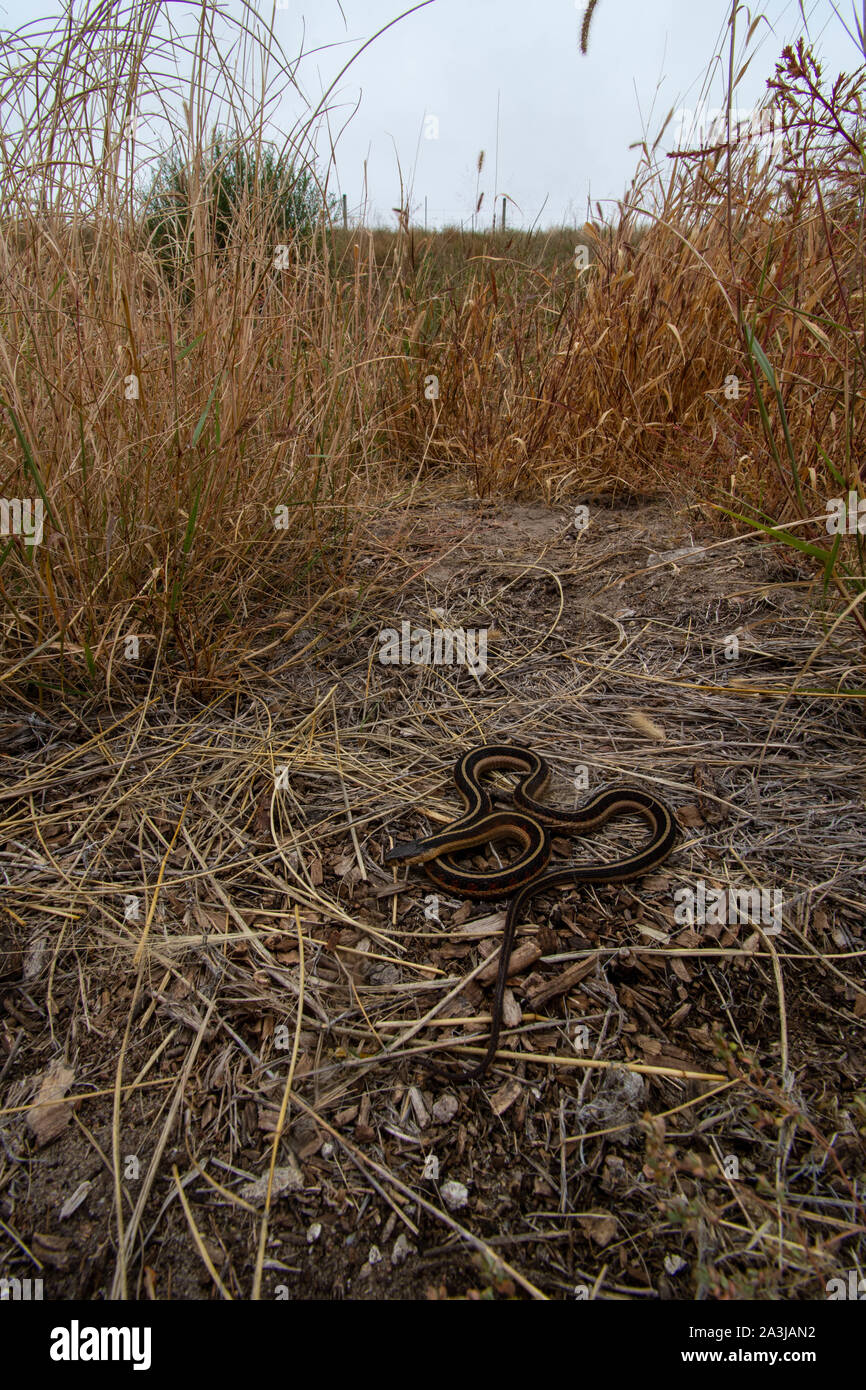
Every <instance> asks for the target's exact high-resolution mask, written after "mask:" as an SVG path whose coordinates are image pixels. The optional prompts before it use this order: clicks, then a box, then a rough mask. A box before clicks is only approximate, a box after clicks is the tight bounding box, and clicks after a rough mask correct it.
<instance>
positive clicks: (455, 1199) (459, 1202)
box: [440, 1178, 469, 1211]
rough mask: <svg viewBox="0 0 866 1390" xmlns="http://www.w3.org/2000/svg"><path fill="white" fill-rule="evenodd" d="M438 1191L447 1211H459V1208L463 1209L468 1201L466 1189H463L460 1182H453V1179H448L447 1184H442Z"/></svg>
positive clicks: (467, 1190)
mask: <svg viewBox="0 0 866 1390" xmlns="http://www.w3.org/2000/svg"><path fill="white" fill-rule="evenodd" d="M440 1191H441V1193H442V1200H443V1202H444V1203H445V1205H446V1207H447V1208H448V1210H449V1211H459V1210H460V1208H461V1207H465V1206H466V1203H467V1202H468V1201H469V1189H468V1187H465V1186H464V1185H463V1183H462V1182H455V1181H454V1179H453V1178H449V1180H448V1182H444V1183H443V1184H442V1186H441V1188H440Z"/></svg>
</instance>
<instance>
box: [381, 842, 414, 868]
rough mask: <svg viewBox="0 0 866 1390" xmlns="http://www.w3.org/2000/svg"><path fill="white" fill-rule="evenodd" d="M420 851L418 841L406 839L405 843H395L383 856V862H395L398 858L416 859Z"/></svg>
mask: <svg viewBox="0 0 866 1390" xmlns="http://www.w3.org/2000/svg"><path fill="white" fill-rule="evenodd" d="M418 852H419V850H418V841H417V840H406V842H405V843H404V844H402V845H394V847H393V849H388V850H386V851H385V854H384V856H383V862H384V863H386V864H393V863H395V862H396V861H397V860H398V859H414V857H415V855H416V854H418Z"/></svg>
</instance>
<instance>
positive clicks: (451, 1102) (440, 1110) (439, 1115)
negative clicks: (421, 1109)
mask: <svg viewBox="0 0 866 1390" xmlns="http://www.w3.org/2000/svg"><path fill="white" fill-rule="evenodd" d="M459 1109H460V1102H459V1100H458V1099H457V1097H456V1096H455V1095H453V1094H452V1092H451V1091H446V1093H445V1095H444V1096H440V1097H439V1099H438V1100H437V1102H436V1104H435V1105H434V1106H433V1119H434V1120H435V1121H436V1123H437V1125H447V1123H448V1121H449V1120H453V1119H454V1116H455V1115H456V1114H457V1111H458V1110H459Z"/></svg>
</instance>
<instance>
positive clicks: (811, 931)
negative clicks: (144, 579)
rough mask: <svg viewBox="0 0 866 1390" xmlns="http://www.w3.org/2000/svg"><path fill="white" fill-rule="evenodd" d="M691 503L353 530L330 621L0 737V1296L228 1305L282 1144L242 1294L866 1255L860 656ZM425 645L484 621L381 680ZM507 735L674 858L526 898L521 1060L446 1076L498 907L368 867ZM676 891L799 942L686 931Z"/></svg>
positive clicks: (325, 612)
mask: <svg viewBox="0 0 866 1390" xmlns="http://www.w3.org/2000/svg"><path fill="white" fill-rule="evenodd" d="M703 515H704V514H702V513H701V512H699V511H685V512H682V513H680V514H676V513H674V512H673V511H672V510H671V508H670V506H669V504H668V503H667V502H666V501H664V500H662V499H660V498H631V499H624V498H620V499H619V500H617V501H615V502H614V503H613V504H611V503H610V501H605V500H604V499H601V500H593V499H590V500H589V502H588V517H589V525H588V527H587V529H585V530H583V531H582V532H578V530H576V528H575V526H574V518H573V516H572V512H571V509H567V510H566V509H563V508H555V507H545V506H541V505H533V506H518V505H509V506H507V507H506V506H502V507H500V506H495V505H487V504H482V503H478V502H469V501H463V500H460V499H457V498H443V499H441V500H440V501H438V502H437V503H436V505H435V506H432V505H431V504H430V502H429V499H428V500H426V501H425V502H423V503H419V504H418V506H417V508H415V509H414V510H412V511H410V512H409V513H407V514H406V515H405V516H404V517H403V519H402V520H401V521H400V522H399V523H398V522H396V521H395V520H394V519H393V516H392V515H391V514H389V516H388V518H387V519H386V520H384V521H381V522H379V523H377V524H374V525H372V526H371V527H370V529H369V533H368V536H367V541H366V543H365V544H364V546H363V547H362V548H361V549H360V550H359V553H358V556H357V570H356V578H357V586H356V591H355V593H354V594H353V595H352V596H351V598H350V601H348V602H344V604H343V607H342V609H341V610H340V611H339V613H337V612H336V610H334V608H333V606H330V607H329V606H328V605H323V606H322V607H321V608H320V609H318V610H316V611H315V612H314V613H312V614H310V615H309V616H308V617H306V618H305V619H304V620H303V621H300V619H299V617H298V614H295V613H293V612H290V611H289V612H286V613H273V614H270V615H268V618H267V621H266V622H264V623H263V629H262V636H261V641H260V644H259V646H258V647H257V649H256V651H255V652H254V653H252V654H251V655H250V658H249V661H248V662H247V663H246V664H241V665H240V667H239V669H238V672H237V678H236V679H234V680H232V681H226V682H223V684H222V686H220V685H219V684H218V683H215V685H214V686H213V688H212V689H210V690H209V691H208V692H207V693H199V692H197V693H195V694H192V693H190V692H189V690H183V691H180V692H179V694H178V697H177V699H176V700H174V701H171V700H168V699H165V700H163V699H159V700H155V701H152V702H150V703H148V702H147V700H146V699H145V698H144V696H145V695H146V691H147V686H146V680H143V683H142V693H143V695H142V699H141V701H140V702H137V703H136V702H132V703H130V704H129V706H128V707H120V706H119V705H118V704H117V703H114V702H112V703H109V702H108V701H107V700H103V701H102V702H101V703H100V704H98V705H97V704H95V703H94V705H93V706H92V707H90V708H87V709H80V708H78V709H73V708H71V707H69V706H62V705H58V707H57V708H55V709H53V710H50V711H49V710H47V709H43V710H40V711H38V712H37V711H31V712H30V713H27V712H26V711H24V712H22V709H21V708H20V707H17V708H15V709H12V708H8V707H7V709H6V710H5V711H3V712H2V713H0V756H2V770H3V776H2V784H0V785H2V792H0V797H2V806H3V810H2V816H3V822H4V830H5V834H4V836H3V839H4V841H5V848H4V849H2V851H0V870H2V879H3V884H4V886H3V888H2V896H0V903H2V913H0V1005H2V1008H0V1219H2V1226H0V1278H14V1277H19V1278H27V1277H30V1278H35V1277H41V1278H42V1279H43V1283H44V1296H45V1298H46V1299H69V1298H85V1299H104V1298H108V1297H111V1296H115V1297H116V1296H122V1295H123V1294H124V1292H125V1293H126V1294H127V1296H129V1297H138V1298H155V1299H199V1298H212V1299H219V1298H221V1297H225V1296H231V1297H233V1298H243V1299H246V1298H249V1297H251V1296H252V1294H253V1291H254V1287H255V1283H256V1275H255V1268H256V1254H257V1250H258V1247H259V1239H260V1231H261V1229H262V1222H263V1219H264V1215H265V1210H266V1204H267V1203H268V1196H267V1187H268V1175H269V1170H270V1168H271V1163H272V1152H273V1147H274V1134H275V1131H276V1130H277V1129H279V1128H280V1127H281V1126H283V1132H282V1136H281V1138H280V1141H279V1145H278V1151H277V1154H276V1159H275V1163H274V1169H275V1171H274V1178H273V1184H272V1190H271V1193H270V1200H269V1210H268V1219H267V1238H266V1244H265V1246H264V1260H263V1263H262V1268H261V1285H260V1291H261V1297H262V1298H268V1299H273V1298H285V1297H288V1298H292V1299H296V1298H311V1299H312V1298H315V1299H335V1298H340V1299H341V1298H369V1299H410V1298H446V1297H470V1298H509V1297H516V1298H524V1297H537V1296H539V1295H544V1296H546V1297H548V1298H555V1299H573V1298H576V1297H577V1298H587V1297H592V1298H602V1299H624V1300H651V1299H710V1300H712V1299H722V1298H738V1299H759V1298H785V1299H805V1298H823V1297H826V1289H827V1282H828V1280H830V1279H832V1278H834V1277H842V1278H845V1277H847V1272H848V1271H849V1270H851V1269H860V1270H861V1272H862V1264H863V1259H864V1250H863V1238H862V1230H863V1229H864V1212H863V1210H862V1197H861V1195H860V1194H861V1193H862V1191H863V1188H864V1180H866V1150H864V1136H866V1094H864V1083H863V1077H864V1068H866V1046H864V1029H866V984H864V969H863V960H864V950H866V940H864V910H863V885H862V879H863V873H864V863H866V821H864V814H863V811H864V785H866V783H864V759H863V703H862V699H860V700H858V699H856V698H851V697H850V695H843V694H842V693H840V692H847V691H848V690H849V688H850V687H852V686H856V685H857V681H856V679H855V678H853V677H852V675H851V668H852V647H853V645H854V643H853V642H852V639H851V636H850V634H848V633H847V632H845V631H844V630H843V629H839V630H837V631H836V632H835V633H833V634H831V635H829V636H828V633H829V627H830V620H828V621H826V622H825V621H824V620H823V617H822V614H821V612H820V603H821V595H820V592H818V593H816V592H815V591H814V589H813V588H812V587H811V586H810V582H809V577H808V576H807V575H806V573H805V572H803V573H802V574H801V573H799V572H798V571H797V570H796V569H794V568H792V567H791V564H790V561H789V559H788V558H787V555H786V554H785V553H784V552H783V551H782V550H781V549H777V548H774V547H772V546H770V545H766V544H761V543H758V542H755V541H734V542H732V541H730V540H728V539H726V538H725V536H724V535H723V534H721V533H719V532H718V531H714V530H712V529H711V528H710V527H709V525H708V524H707V522H706V521H705V520H702V516H703ZM434 610H438V613H434ZM403 621H409V622H410V623H411V624H412V625H413V626H414V627H422V628H424V627H426V628H430V627H431V626H434V625H435V624H436V622H437V621H438V622H441V623H442V624H443V625H445V626H447V627H448V628H449V629H452V630H455V629H461V628H462V629H467V630H468V629H472V630H475V631H477V630H479V629H485V630H486V631H487V641H488V654H487V670H486V672H485V673H484V674H481V675H477V676H476V674H474V673H473V672H471V671H469V670H468V669H466V668H465V667H463V668H460V667H457V666H438V667H437V666H435V665H384V664H382V663H381V662H380V661H379V660H378V653H379V649H380V641H379V634H380V632H382V631H383V630H384V629H388V628H394V629H397V630H399V629H400V625H401V623H402V622H403ZM824 638H826V640H825V641H824V643H823V645H822V646H821V647H820V649H819V651H818V653H817V655H816V656H815V657H814V659H812V660H811V662H810V664H808V665H807V662H808V661H809V658H810V655H811V653H812V652H813V650H814V649H815V648H816V646H818V644H819V643H821V642H822V639H824ZM145 675H146V673H145ZM503 739H517V740H520V741H522V742H525V743H529V744H531V745H532V746H533V747H534V748H536V749H537V750H538V751H539V752H540V753H542V754H543V755H544V756H545V757H546V759H547V760H548V762H549V763H550V764H551V767H552V768H553V771H554V775H553V779H552V782H551V786H550V788H549V790H548V793H547V795H548V796H549V798H550V799H551V801H553V802H557V803H559V804H561V805H563V806H567V807H569V808H573V807H574V806H575V805H577V804H579V802H580V800H581V799H582V798H583V797H585V796H586V795H587V793H588V792H589V791H594V790H595V789H597V788H598V787H600V786H603V785H604V784H605V783H607V782H615V781H619V780H632V781H637V782H639V783H640V784H641V785H643V786H645V787H646V788H648V789H650V790H653V791H655V792H656V793H657V794H658V795H660V796H662V797H663V798H665V799H666V800H667V801H668V802H669V803H670V804H671V805H672V806H673V807H674V808H675V810H676V814H677V818H678V822H679V827H680V835H679V843H678V845H677V847H676V849H675V851H674V853H673V854H672V856H671V857H670V859H669V860H668V861H667V863H665V864H664V865H663V866H662V867H661V868H659V869H657V870H656V871H655V872H654V873H652V874H651V875H649V876H647V877H646V878H644V879H642V880H638V881H636V882H633V883H627V884H622V885H601V886H599V887H597V888H593V889H591V888H587V887H582V888H579V889H578V888H575V889H574V890H570V889H565V890H562V891H561V892H558V893H556V894H551V895H547V896H541V897H539V898H538V899H536V900H535V902H534V903H533V904H532V907H531V912H530V921H529V922H527V923H526V924H525V925H524V926H523V927H522V928H521V929H520V931H519V936H518V946H521V945H522V946H524V947H526V948H527V949H526V950H525V951H524V953H523V961H524V963H523V965H522V968H521V970H520V972H519V973H517V974H515V975H514V976H513V978H512V979H511V984H510V991H509V996H508V999H507V1004H508V1015H507V1022H508V1024H509V1027H508V1028H507V1029H506V1030H504V1031H503V1035H502V1038H501V1040H500V1053H499V1056H498V1057H497V1060H496V1062H495V1064H494V1066H493V1067H492V1068H491V1071H490V1072H489V1074H488V1076H487V1077H486V1078H485V1080H484V1081H483V1082H482V1083H481V1084H480V1085H476V1086H472V1087H458V1086H453V1085H450V1084H449V1083H448V1082H447V1081H446V1080H441V1079H439V1078H437V1077H436V1076H434V1075H432V1074H431V1073H430V1071H429V1070H428V1069H426V1068H425V1067H423V1066H421V1065H419V1062H418V1057H419V1055H421V1054H422V1053H423V1054H424V1055H427V1056H429V1055H430V1053H431V1052H434V1053H435V1055H436V1057H437V1059H438V1060H440V1061H441V1062H443V1063H446V1062H447V1063H450V1064H451V1065H467V1064H468V1063H469V1062H471V1060H472V1059H473V1057H477V1056H478V1055H480V1050H483V1042H484V1039H485V1036H486V1029H487V1024H488V1022H489V1007H490V985H489V983H484V982H483V981H482V982H479V981H478V979H476V978H473V979H471V980H468V979H467V977H468V976H469V975H471V974H472V973H473V972H474V971H475V970H476V968H477V967H482V968H483V965H482V963H483V962H484V960H485V958H486V957H487V956H489V954H490V952H491V951H493V950H495V948H496V944H497V938H498V934H499V932H500V930H501V926H502V921H503V911H502V909H503V908H504V906H505V904H504V903H494V904H485V903H473V902H460V901H458V900H457V899H449V898H448V897H447V895H444V894H442V893H437V894H434V893H433V891H432V885H431V884H430V883H429V881H428V880H427V879H426V878H425V876H424V874H423V872H422V871H421V870H420V869H417V868H412V869H409V870H408V872H407V871H406V870H403V871H401V872H400V873H399V874H395V873H394V871H393V870H391V869H390V868H389V869H385V868H383V866H382V855H383V853H384V851H385V849H387V847H388V846H389V845H390V844H391V843H392V841H394V840H400V839H406V838H411V837H412V836H414V835H418V834H425V833H432V831H433V830H435V829H436V828H438V827H440V826H441V825H443V824H446V823H447V822H448V821H449V820H451V819H453V818H454V817H455V816H456V814H457V813H458V811H459V809H460V807H459V802H458V798H457V796H456V792H455V789H454V786H453V782H452V775H451V774H452V768H453V765H454V762H455V760H456V759H457V757H458V756H459V755H460V754H462V753H463V752H464V751H465V750H466V749H467V748H468V747H471V746H472V745H473V744H476V743H481V742H485V741H493V740H499V741H501V740H503ZM584 774H585V775H584ZM643 833H644V831H643V829H642V828H640V823H639V822H635V823H634V824H632V823H631V822H630V821H626V822H617V823H616V826H615V827H613V828H611V829H610V830H609V831H606V832H605V833H604V834H602V835H599V836H598V837H597V839H594V840H593V843H592V844H591V845H590V846H583V845H581V844H579V843H578V844H575V843H574V842H569V841H564V842H560V841H557V842H556V843H555V846H554V849H555V854H556V858H557V861H559V860H560V859H563V858H564V859H566V861H567V859H568V857H569V856H573V857H574V858H575V860H583V861H584V862H585V861H586V860H587V859H591V860H597V859H598V858H600V857H607V856H611V857H613V856H616V855H617V854H622V853H623V852H624V851H625V850H626V849H627V847H628V846H631V845H634V844H635V842H636V841H635V837H636V835H642V834H643ZM479 862H480V861H479ZM491 862H492V861H491ZM699 884H702V885H703V886H704V890H705V891H706V892H709V893H712V892H713V890H726V889H749V890H751V889H755V888H757V889H761V890H764V891H765V892H766V893H767V894H768V895H769V896H768V898H767V901H768V902H769V901H772V902H774V903H781V909H780V913H779V917H778V920H777V921H776V922H775V923H774V925H773V927H772V928H770V929H768V923H767V921H766V920H764V921H763V923H750V922H748V921H746V922H742V921H731V920H730V915H729V920H728V921H727V922H725V921H721V922H713V921H708V922H705V923H701V922H694V923H692V924H689V923H688V922H687V921H685V920H684V919H683V917H682V915H681V913H680V911H679V909H678V905H677V904H678V900H677V899H675V897H674V894H675V893H676V892H677V891H678V890H680V889H684V888H692V889H693V890H695V891H698V890H697V885H699ZM776 893H777V894H778V897H775V898H774V897H773V894H776ZM775 926H778V927H780V930H779V931H778V932H777V931H776V930H775ZM489 973H490V972H488V974H489ZM299 1000H300V1001H302V1007H301V1010H300V1014H299ZM473 1048H474V1049H475V1051H474V1052H473V1051H472V1049H473ZM524 1054H525V1055H524ZM289 1081H290V1082H291V1085H290V1087H289V1088H288V1089H287V1082H289ZM52 1102H53V1103H52Z"/></svg>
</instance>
